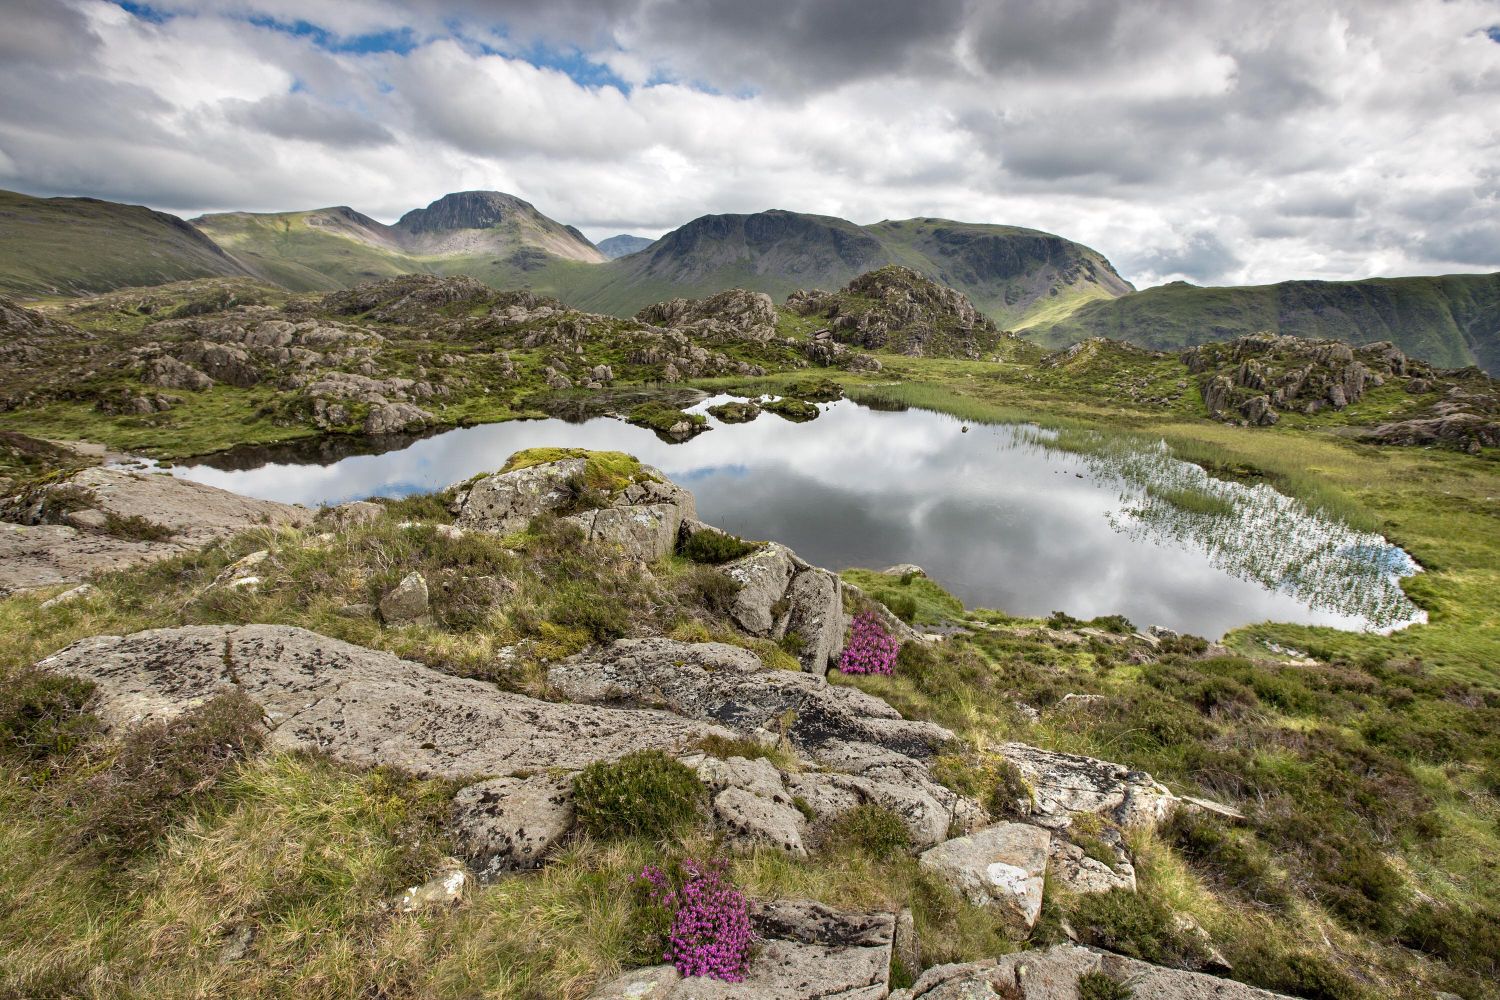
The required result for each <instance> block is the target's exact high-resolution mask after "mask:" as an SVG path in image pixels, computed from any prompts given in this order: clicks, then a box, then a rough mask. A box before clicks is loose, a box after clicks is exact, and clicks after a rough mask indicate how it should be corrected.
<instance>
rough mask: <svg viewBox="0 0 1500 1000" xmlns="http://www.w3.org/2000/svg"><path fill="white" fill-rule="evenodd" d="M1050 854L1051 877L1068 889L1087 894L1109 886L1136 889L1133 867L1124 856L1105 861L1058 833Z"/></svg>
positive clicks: (1107, 888)
mask: <svg viewBox="0 0 1500 1000" xmlns="http://www.w3.org/2000/svg"><path fill="white" fill-rule="evenodd" d="M1117 850H1118V848H1117ZM1051 858H1052V875H1053V877H1054V878H1055V879H1057V881H1058V882H1059V883H1060V884H1061V885H1062V886H1063V887H1064V888H1065V889H1067V890H1068V891H1069V892H1076V893H1084V894H1087V893H1096V892H1109V891H1110V890H1112V889H1124V890H1126V891H1128V892H1135V867H1134V866H1133V865H1132V864H1130V862H1129V861H1128V860H1125V859H1124V858H1119V859H1117V860H1116V862H1115V863H1114V864H1113V865H1106V864H1105V863H1104V862H1102V861H1100V860H1098V859H1097V858H1091V857H1089V856H1088V855H1087V854H1085V853H1084V850H1083V848H1081V847H1079V846H1078V845H1077V844H1073V843H1069V842H1068V841H1067V840H1064V839H1063V838H1062V837H1060V836H1058V837H1053V838H1052V848H1051Z"/></svg>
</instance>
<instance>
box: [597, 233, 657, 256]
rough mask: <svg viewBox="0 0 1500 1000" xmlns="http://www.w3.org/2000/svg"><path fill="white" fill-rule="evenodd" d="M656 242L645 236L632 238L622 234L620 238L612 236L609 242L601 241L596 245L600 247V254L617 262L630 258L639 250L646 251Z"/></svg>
mask: <svg viewBox="0 0 1500 1000" xmlns="http://www.w3.org/2000/svg"><path fill="white" fill-rule="evenodd" d="M655 242H656V241H655V240H648V239H646V237H644V236H630V235H627V234H625V233H621V234H620V235H619V236H611V237H610V238H609V239H607V240H600V241H599V242H598V243H597V244H596V245H597V246H598V247H599V252H600V253H602V254H604V256H606V257H608V258H609V259H610V260H615V259H617V258H619V257H628V256H630V255H631V254H633V253H635V252H636V251H638V250H644V249H646V248H647V247H649V246H650V245H651V244H652V243H655Z"/></svg>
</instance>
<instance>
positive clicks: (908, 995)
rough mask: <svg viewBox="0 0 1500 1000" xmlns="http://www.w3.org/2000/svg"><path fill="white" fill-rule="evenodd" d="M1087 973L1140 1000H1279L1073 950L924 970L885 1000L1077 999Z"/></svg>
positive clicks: (1228, 983) (1211, 979)
mask: <svg viewBox="0 0 1500 1000" xmlns="http://www.w3.org/2000/svg"><path fill="white" fill-rule="evenodd" d="M1089 974H1096V975H1102V976H1104V977H1106V978H1108V979H1111V980H1114V981H1115V982H1116V983H1119V984H1120V985H1121V986H1122V987H1123V988H1124V992H1127V993H1128V994H1129V995H1131V996H1136V997H1140V998H1142V1000H1146V998H1149V1000H1278V998H1279V1000H1285V998H1283V996H1282V994H1280V993H1271V992H1269V991H1267V990H1262V989H1257V988H1255V987H1254V986H1246V985H1245V984H1244V983H1237V982H1235V981H1234V980H1232V979H1220V978H1218V977H1217V976H1210V975H1205V974H1204V973H1201V972H1187V971H1185V970H1182V969H1168V968H1163V967H1162V966H1159V965H1152V964H1151V963H1149V962H1141V961H1138V960H1136V959H1133V958H1126V957H1124V956H1123V955H1114V954H1111V953H1109V952H1105V951H1098V950H1096V949H1093V948H1083V947H1080V946H1078V945H1067V944H1065V945H1057V946H1056V947H1053V948H1048V949H1046V950H1045V951H1021V952H1016V953H1014V954H1010V955H1003V956H1001V957H1000V958H999V959H998V960H995V959H990V960H986V961H982V962H973V963H969V964H964V965H940V966H936V967H934V968H931V969H928V970H927V971H926V972H924V973H922V975H921V976H920V977H919V978H918V979H917V981H916V983H914V984H913V985H912V987H911V989H909V990H896V991H895V992H893V993H892V994H891V995H890V997H891V1000H1079V998H1080V997H1081V996H1082V993H1081V992H1080V990H1079V983H1078V980H1079V978H1080V977H1082V976H1086V975H1089Z"/></svg>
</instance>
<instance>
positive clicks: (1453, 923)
mask: <svg viewBox="0 0 1500 1000" xmlns="http://www.w3.org/2000/svg"><path fill="white" fill-rule="evenodd" d="M1400 940H1401V943H1402V944H1404V945H1406V946H1407V947H1408V948H1416V949H1418V950H1420V951H1425V952H1426V953H1427V954H1429V955H1435V956H1437V957H1438V958H1441V959H1442V960H1443V961H1445V962H1447V963H1448V964H1449V965H1451V966H1453V967H1454V968H1457V969H1463V970H1465V971H1466V972H1471V973H1473V974H1474V975H1476V976H1480V977H1483V978H1484V979H1487V980H1489V981H1490V982H1500V910H1497V909H1492V910H1489V911H1485V910H1482V909H1479V908H1473V909H1469V908H1465V907H1448V906H1439V905H1436V904H1433V903H1422V904H1421V905H1420V906H1416V907H1414V908H1413V909H1412V911H1411V914H1410V915H1409V916H1408V917H1407V920H1406V926H1405V927H1403V928H1402V929H1401V934H1400Z"/></svg>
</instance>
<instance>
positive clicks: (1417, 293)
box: [1028, 273, 1500, 375]
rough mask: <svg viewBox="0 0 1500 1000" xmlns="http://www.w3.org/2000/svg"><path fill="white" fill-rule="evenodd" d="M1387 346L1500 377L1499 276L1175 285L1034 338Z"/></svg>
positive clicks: (1094, 309) (1033, 333) (1108, 304)
mask: <svg viewBox="0 0 1500 1000" xmlns="http://www.w3.org/2000/svg"><path fill="white" fill-rule="evenodd" d="M1262 332H1270V333H1281V334H1292V335H1294V336H1298V337H1307V338H1311V339H1335V340H1343V341H1347V342H1349V343H1351V344H1369V343H1375V342H1377V341H1382V340H1389V341H1391V342H1392V343H1394V344H1395V345H1396V346H1397V347H1399V348H1401V349H1402V350H1403V351H1405V352H1406V353H1407V354H1409V355H1411V356H1413V357H1417V358H1421V359H1422V360H1424V361H1428V362H1430V363H1432V364H1435V365H1438V366H1440V367H1443V368H1462V367H1465V366H1467V365H1477V366H1479V367H1480V368H1483V369H1484V370H1485V371H1487V372H1489V373H1490V374H1492V375H1494V374H1500V273H1496V274H1450V275H1443V276H1440V277H1420V278H1368V279H1365V280H1363V281H1283V282H1281V283H1279V284H1274V285H1254V286H1243V287H1234V288H1202V287H1198V286H1196V285H1190V284H1187V283H1186V282H1181V281H1178V282H1173V283H1172V284H1169V285H1162V286H1160V287H1158V288H1148V289H1146V290H1145V291H1141V292H1136V293H1135V294H1133V295H1127V296H1125V297H1123V298H1118V299H1112V300H1107V301H1098V302H1089V303H1087V304H1085V305H1083V306H1081V307H1080V308H1079V309H1078V310H1077V311H1075V312H1074V313H1072V314H1071V315H1069V316H1065V317H1061V318H1059V319H1057V320H1054V321H1051V322H1047V323H1041V324H1038V325H1037V326H1035V327H1034V328H1033V329H1032V330H1030V331H1028V336H1029V337H1030V338H1031V339H1033V340H1036V341H1038V342H1040V343H1042V344H1045V345H1047V346H1051V347H1061V346H1063V345H1065V344H1069V343H1076V342H1078V341H1082V340H1087V339H1088V338H1090V337H1111V338H1114V339H1116V340H1124V341H1128V342H1130V343H1133V344H1138V345H1140V346H1142V347H1150V348H1153V349H1156V350H1177V349H1179V348H1183V347H1190V346H1194V345H1197V344H1203V343H1207V342H1210V341H1218V340H1228V339H1232V338H1235V337H1241V336H1244V335H1246V334H1252V333H1262Z"/></svg>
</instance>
